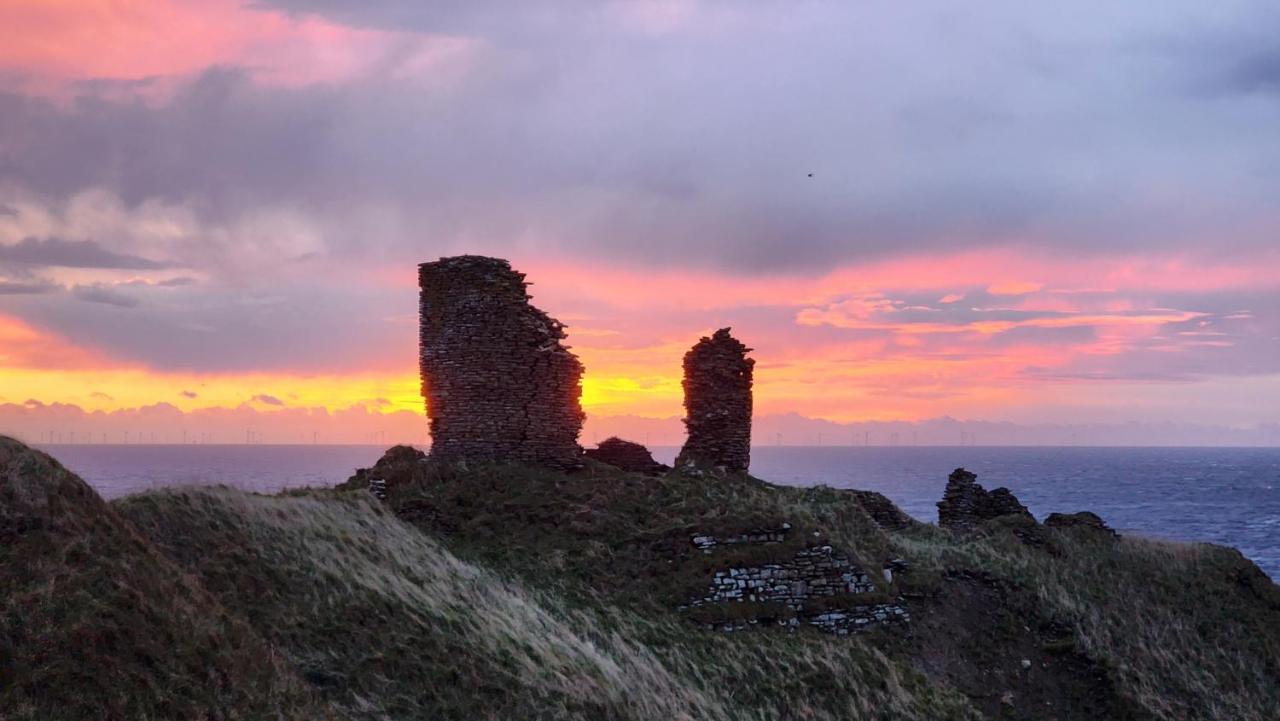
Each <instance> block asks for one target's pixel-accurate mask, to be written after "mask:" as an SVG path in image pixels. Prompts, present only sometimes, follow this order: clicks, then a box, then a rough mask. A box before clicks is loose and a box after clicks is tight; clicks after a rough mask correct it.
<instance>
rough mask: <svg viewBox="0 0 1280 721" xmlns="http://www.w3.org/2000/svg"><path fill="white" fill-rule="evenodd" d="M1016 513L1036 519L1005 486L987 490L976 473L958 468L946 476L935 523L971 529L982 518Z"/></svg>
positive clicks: (1032, 521) (947, 526)
mask: <svg viewBox="0 0 1280 721" xmlns="http://www.w3.org/2000/svg"><path fill="white" fill-rule="evenodd" d="M1010 515H1012V516H1016V517H1018V518H1020V519H1023V520H1025V521H1029V522H1030V523H1032V524H1034V523H1035V517H1034V516H1032V515H1031V511H1029V510H1027V507H1026V506H1024V505H1022V503H1020V502H1019V501H1018V499H1017V497H1016V496H1014V495H1013V493H1012V492H1010V491H1009V489H1007V488H997V489H995V490H993V491H988V490H987V489H985V488H983V487H982V486H981V485H979V484H978V477H977V476H976V475H975V474H973V473H971V472H969V471H966V470H965V469H963V468H957V469H955V470H954V471H952V472H951V475H950V476H949V477H948V478H947V488H946V490H945V491H944V492H943V495H942V500H941V501H938V525H939V526H942V527H943V528H951V529H954V530H958V531H968V530H972V529H974V528H975V527H977V526H978V525H979V524H981V523H982V522H983V521H988V520H990V519H993V518H999V517H1000V516H1010Z"/></svg>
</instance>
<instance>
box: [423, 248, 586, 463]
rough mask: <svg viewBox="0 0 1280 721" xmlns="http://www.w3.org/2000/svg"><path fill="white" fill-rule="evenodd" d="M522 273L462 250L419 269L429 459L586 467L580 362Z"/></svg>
mask: <svg viewBox="0 0 1280 721" xmlns="http://www.w3.org/2000/svg"><path fill="white" fill-rule="evenodd" d="M527 285H528V283H526V282H525V280H524V274H523V273H518V272H516V271H514V270H512V269H511V265H510V264H509V263H507V261H505V260H501V259H498V258H486V257H482V256H475V255H463V256H457V257H453V258H441V259H440V260H438V261H436V262H434V263H423V264H422V265H420V266H418V286H419V288H421V291H422V292H421V317H420V326H419V331H420V339H421V354H420V362H421V366H420V368H421V373H422V395H423V398H425V399H426V405H427V417H428V419H429V420H430V424H431V439H432V445H431V456H432V457H434V458H437V459H440V460H444V461H521V462H527V463H535V464H538V465H544V466H549V467H552V468H560V469H571V468H577V467H580V466H581V464H582V461H581V456H582V449H581V447H579V446H578V433H579V431H581V430H582V422H583V419H584V414H583V412H582V405H581V402H580V398H581V396H582V363H580V362H579V361H578V358H577V356H575V355H574V354H573V353H571V352H569V349H568V347H567V346H564V345H562V344H561V342H560V341H561V340H563V339H564V338H565V334H564V330H563V326H562V325H561V324H560V323H559V322H558V321H556V320H555V319H553V318H551V317H550V316H548V315H547V314H546V313H543V312H542V311H540V310H538V309H537V308H534V307H533V306H532V305H530V304H529V294H528V293H527V292H526V286H527Z"/></svg>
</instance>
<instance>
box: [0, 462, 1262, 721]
mask: <svg viewBox="0 0 1280 721" xmlns="http://www.w3.org/2000/svg"><path fill="white" fill-rule="evenodd" d="M6 452H8V455H5V454H6ZM383 470H384V471H391V474H392V475H393V476H395V478H396V482H395V483H393V484H392V494H391V497H390V498H389V499H388V502H387V503H385V504H384V503H380V502H376V501H373V500H372V499H371V498H370V497H369V496H368V495H367V494H366V493H364V492H362V491H360V490H359V489H358V487H357V488H353V489H350V490H348V491H339V492H332V491H314V492H299V493H293V494H288V495H284V496H280V497H265V496H256V495H251V494H245V493H241V492H238V491H233V490H228V489H184V490H169V491H162V492H156V493H149V494H144V495H141V496H135V497H131V498H127V499H123V500H121V501H117V502H115V503H113V504H111V505H110V506H108V505H106V504H104V503H103V502H102V501H101V500H100V499H98V497H97V496H96V495H94V494H93V493H92V491H90V490H89V489H88V488H87V487H85V486H84V484H83V483H82V482H80V481H79V480H78V479H74V477H73V476H71V475H70V474H68V473H66V472H65V471H64V470H62V469H61V467H59V466H57V465H56V463H55V462H53V461H52V460H51V459H48V458H47V457H44V456H42V455H40V454H34V453H29V452H26V451H22V452H17V451H15V450H14V449H13V448H10V447H9V446H6V445H3V443H0V494H2V497H0V501H2V503H0V536H3V538H0V540H2V541H3V543H0V583H4V584H6V585H5V586H4V588H5V589H6V591H7V590H8V589H9V588H14V589H17V590H16V592H14V593H7V595H6V596H5V597H4V599H3V604H4V605H3V606H0V609H2V610H3V615H0V632H3V633H2V634H0V674H3V676H0V681H3V682H4V683H0V718H6V719H7V718H10V717H13V718H50V717H54V718H67V719H75V718H155V719H160V718H184V719H185V718H254V719H256V718H324V715H322V714H320V713H317V712H316V708H317V706H316V704H319V705H320V706H321V707H322V708H323V709H325V710H327V711H328V712H329V713H331V714H332V715H333V716H334V717H336V718H356V719H410V718H439V719H473V718H476V719H507V718H518V719H540V718H545V719H552V718H554V719H584V720H585V719H637V720H638V719H708V720H719V719H724V720H726V721H728V720H729V719H734V720H737V719H746V720H752V719H759V720H761V721H764V720H766V719H767V720H769V721H777V720H778V719H789V720H792V721H797V720H799V719H812V720H814V721H822V720H825V719H831V720H834V719H850V718H857V719H976V718H1021V719H1058V720H1059V721H1066V720H1067V719H1080V720H1082V721H1083V720H1084V719H1089V720H1090V721H1093V720H1095V719H1162V720H1169V721H1175V720H1178V721H1180V720H1182V719H1217V718H1230V719H1241V720H1243V721H1251V720H1254V719H1257V720H1259V721H1261V720H1263V719H1273V718H1274V710H1275V709H1276V708H1278V707H1280V684H1278V682H1277V678H1278V676H1280V674H1278V669H1277V663H1278V659H1280V591H1278V590H1277V588H1276V587H1275V586H1274V585H1273V584H1271V583H1270V581H1269V580H1268V579H1266V578H1265V576H1263V575H1262V574H1261V573H1260V572H1258V571H1257V569H1256V567H1254V566H1253V565H1252V564H1250V563H1249V562H1248V561H1246V560H1245V559H1243V558H1242V557H1240V556H1239V554H1238V553H1235V552H1234V551H1230V550H1228V549H1222V548H1217V547H1211V546H1200V545H1180V544H1165V543H1155V542H1151V541H1143V540H1139V539H1124V540H1122V541H1120V542H1119V543H1112V542H1108V541H1106V540H1105V539H1104V538H1102V537H1101V536H1099V535H1097V534H1091V533H1089V532H1087V531H1082V530H1056V529H1044V531H1043V538H1044V540H1045V542H1046V543H1045V546H1044V547H1042V548H1030V547H1028V546H1025V545H1023V544H1022V543H1020V542H1018V541H1017V540H1016V539H1015V538H1014V537H1013V535H1012V534H1011V533H1008V532H1006V531H1004V530H1001V529H1000V528H998V527H997V528H994V529H993V530H992V531H991V532H990V533H988V534H985V535H979V536H976V537H966V538H959V537H956V536H953V535H952V534H950V533H948V532H946V531H943V530H940V529H937V528H934V527H931V526H922V525H912V526H910V527H908V528H906V529H903V530H900V531H894V532H886V531H883V530H881V529H880V528H879V527H878V526H877V525H876V524H875V523H874V522H872V521H871V519H870V518H869V517H868V516H867V514H866V513H865V512H864V511H863V509H862V507H861V505H860V503H859V501H858V500H857V499H856V497H855V496H853V495H852V494H850V493H846V492H841V491H835V490H831V489H798V488H778V487H774V486H770V485H768V484H765V483H762V482H759V481H756V480H754V479H750V478H691V477H688V476H680V475H671V476H668V477H665V478H658V479H653V478H647V477H642V476H634V475H629V474H624V473H619V472H616V471H610V470H607V469H605V468H602V467H599V466H593V467H592V468H590V469H589V470H588V472H586V473H583V474H577V475H574V476H564V475H561V474H556V473H550V472H544V471H538V470H532V469H526V468H518V467H502V466H497V467H480V468H474V469H472V470H470V471H461V470H458V469H456V468H454V469H450V468H438V467H434V466H431V465H429V464H421V463H418V462H416V461H415V460H413V459H412V458H411V457H408V456H406V457H405V458H404V460H403V462H401V463H399V464H398V465H397V466H396V467H395V468H386V469H383ZM32 477H35V478H40V479H43V480H41V481H40V483H36V484H32V483H28V482H23V481H22V479H23V478H32ZM15 479H17V480H15ZM354 485H355V486H358V485H359V484H354ZM353 491H354V492H353ZM784 521H785V522H788V523H791V524H792V525H793V527H794V530H793V533H792V536H791V539H790V540H789V541H788V543H785V544H779V545H777V546H772V547H767V548H756V549H743V548H722V549H718V550H717V552H716V553H714V554H711V555H709V556H707V555H704V554H701V553H700V552H696V551H695V550H693V549H692V548H691V544H690V543H689V537H690V536H691V535H692V534H694V533H713V534H727V533H734V532H738V531H743V530H748V529H752V528H760V527H776V526H777V525H779V524H781V523H782V522H784ZM424 531H425V533H424ZM815 534H816V535H815ZM803 543H830V544H832V545H834V546H836V547H837V548H840V549H841V550H844V551H846V552H848V553H849V554H850V555H852V556H854V557H855V558H857V559H858V560H859V561H860V562H861V563H862V564H863V565H864V566H866V567H867V568H868V569H869V570H872V571H875V570H876V569H878V568H879V565H880V564H881V563H882V562H883V561H885V560H887V559H889V558H893V557H903V558H906V559H907V560H908V561H909V562H910V564H911V566H912V570H911V571H910V572H909V573H907V574H905V575H902V574H900V575H899V576H898V577H897V578H895V581H894V582H893V583H892V584H882V588H881V590H880V593H882V594H883V595H884V596H885V597H891V596H898V595H904V596H905V597H906V598H907V603H908V605H909V606H910V608H911V612H912V615H913V620H912V623H911V624H910V626H908V627H906V628H897V629H882V630H877V631H874V632H872V633H869V634H866V635H862V636H857V637H852V638H835V637H830V636H825V635H822V634H819V633H816V632H810V631H807V630H806V631H802V632H799V633H794V634H787V633H781V632H777V631H773V630H758V631H755V632H749V633H740V634H734V635H724V634H721V633H717V632H711V631H705V630H702V629H701V628H700V627H699V626H697V625H695V624H692V623H690V621H689V620H688V619H686V618H684V617H682V616H681V615H679V614H677V613H675V612H673V611H672V610H671V609H672V607H673V605H674V604H675V603H678V602H679V601H680V600H683V599H685V598H687V597H688V594H690V593H694V592H697V591H698V590H699V589H700V588H702V587H703V585H702V584H704V583H705V582H706V580H707V578H708V577H709V574H710V573H711V572H712V570H713V569H714V568H717V567H723V566H724V565H726V564H731V563H738V562H748V563H755V562H760V561H767V560H771V559H773V558H776V557H779V556H786V555H787V554H789V553H791V552H793V551H794V550H795V547H798V546H799V545H803ZM180 569H181V570H180ZM184 572H185V573H186V574H190V575H189V576H186V575H184ZM86 661H87V663H86ZM300 679H301V684H300V682H299V680H300ZM299 685H302V686H305V688H303V689H300V688H299ZM50 689H53V690H54V691H57V692H60V696H57V697H46V696H44V694H47V693H48V692H49V690H50ZM42 698H47V699H48V700H47V701H41V700H40V699H42ZM41 703H44V704H45V705H44V706H41V705H40V704H41ZM55 703H56V704H57V706H56V708H57V713H51V710H52V709H53V708H55V706H54V705H53V704H55Z"/></svg>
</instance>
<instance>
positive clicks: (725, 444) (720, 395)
mask: <svg viewBox="0 0 1280 721" xmlns="http://www.w3.org/2000/svg"><path fill="white" fill-rule="evenodd" d="M750 351H751V349H750V348H748V347H746V346H745V345H743V344H742V343H740V342H739V341H738V340H736V339H735V338H734V337H733V336H731V335H729V329H728V328H721V329H720V330H718V331H716V332H715V333H714V334H713V335H712V336H711V337H710V338H707V337H704V338H702V339H701V340H699V341H698V342H697V344H695V345H694V346H693V348H692V349H690V350H689V352H688V353H685V356H684V407H685V418H684V424H685V428H686V429H687V430H688V433H689V437H688V439H687V440H686V441H685V444H684V447H683V448H682V449H681V450H680V455H679V457H678V458H677V459H676V465H677V466H679V467H685V466H694V467H701V468H709V469H724V470H726V471H730V472H745V471H746V470H747V467H748V466H749V465H750V464H751V381H752V379H751V376H752V369H753V367H754V366H755V361H754V360H752V359H751V358H748V357H747V353H749V352H750Z"/></svg>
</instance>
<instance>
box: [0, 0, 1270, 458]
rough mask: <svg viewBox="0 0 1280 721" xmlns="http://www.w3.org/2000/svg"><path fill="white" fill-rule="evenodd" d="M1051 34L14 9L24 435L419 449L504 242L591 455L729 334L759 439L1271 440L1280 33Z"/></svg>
mask: <svg viewBox="0 0 1280 721" xmlns="http://www.w3.org/2000/svg"><path fill="white" fill-rule="evenodd" d="M1043 5H1044V4H1043V3H1026V2H1014V1H1012V0H1010V1H1003V0H993V1H992V2H986V3H981V4H964V5H957V4H956V3H953V2H944V1H942V0H921V1H920V2H913V3H879V2H846V1H842V2H818V1H810V0H794V1H792V2H778V1H777V0H769V1H766V0H733V1H732V2H729V1H727V0H669V1H668V0H652V1H650V2H644V1H641V0H636V1H626V2H607V1H599V0H597V1H593V2H587V1H586V0H552V1H546V2H539V1H526V2H510V3H506V2H490V3H473V2H463V1H461V0H445V1H441V2H433V3H421V2H414V1H411V0H367V1H365V2H358V3H357V2H343V1H341V0H252V1H247V2H246V1H243V0H0V40H2V42H0V432H5V431H7V432H13V433H19V434H25V435H27V436H31V437H41V438H43V439H45V440H48V441H53V440H55V437H59V438H63V439H64V440H65V439H80V438H83V439H92V440H94V441H95V442H98V441H100V440H103V439H106V440H110V441H120V440H123V439H124V437H125V435H126V434H130V433H131V434H132V436H131V438H132V439H134V440H136V439H139V438H150V437H152V436H153V435H155V434H159V438H160V439H161V440H167V441H176V440H177V439H178V433H179V430H181V431H182V433H183V434H184V435H185V436H186V437H187V439H188V441H191V440H203V439H215V440H216V441H217V442H230V441H233V440H239V441H243V440H246V439H250V440H252V439H267V440H271V441H280V440H291V441H299V442H301V441H310V440H320V441H330V442H332V441H337V440H349V441H358V440H364V441H370V442H377V441H382V440H387V439H392V438H394V439H412V440H422V439H424V438H425V421H424V420H423V418H422V402H421V399H420V397H419V392H418V379H417V368H416V342H417V338H416V322H417V321H416V314H417V293H416V287H415V282H416V276H415V266H416V264H417V263H420V262H424V261H430V260H435V259H436V258H439V257H441V256H447V255H456V254H461V253H479V254H484V255H492V256H499V257H504V258H507V259H509V260H510V261H511V262H512V263H513V265H514V266H515V267H516V268H517V269H519V270H521V271H523V272H525V273H527V274H528V277H529V280H530V281H532V282H533V284H534V285H533V286H532V288H531V292H532V294H533V296H534V303H535V304H537V305H538V306H539V307H541V308H543V309H544V310H546V311H548V312H549V313H551V314H552V315H553V316H555V317H557V318H559V319H560V320H561V321H563V322H565V323H566V324H567V325H568V326H569V328H568V333H569V340H568V343H569V344H570V345H572V346H573V349H574V351H575V352H576V353H578V354H579V355H580V356H581V358H582V360H583V362H584V364H585V365H586V368H587V374H586V379H585V388H584V396H583V403H584V406H585V408H586V410H587V412H588V414H589V415H590V417H591V420H590V421H589V423H588V430H589V434H588V435H590V436H598V435H600V434H601V433H604V432H610V431H612V430H614V429H619V428H620V429H622V431H621V432H626V433H629V434H631V435H638V434H640V433H641V432H643V433H646V434H649V435H651V436H652V435H657V436H659V437H662V436H664V435H665V436H672V435H678V433H679V424H678V421H676V420H675V419H678V417H679V416H680V415H681V413H682V409H681V391H680V379H679V373H680V359H681V356H682V355H683V353H684V351H685V350H686V349H687V348H688V347H689V346H690V345H692V344H693V343H694V342H696V341H697V339H698V338H699V337H700V336H702V335H705V334H707V333H709V332H711V331H713V330H715V329H716V328H720V327H726V326H729V327H732V328H733V332H734V334H735V335H736V336H737V337H739V338H741V339H742V340H743V341H744V342H746V343H747V344H748V345H749V346H751V347H753V348H754V349H755V351H754V353H753V355H754V357H755V358H756V359H757V365H756V396H755V397H756V409H757V413H758V414H759V415H760V417H762V418H772V419H774V420H773V421H771V422H770V423H769V424H765V425H767V426H768V428H769V429H770V430H769V434H768V438H767V440H768V441H769V442H772V441H773V440H774V439H775V437H776V435H777V434H779V433H789V434H791V435H792V436H794V437H800V436H803V437H805V438H808V436H810V435H813V434H816V433H817V432H818V431H817V430H815V428H817V426H813V425H812V423H811V421H816V422H819V423H829V424H834V425H832V426H831V428H839V429H842V430H840V431H839V433H844V431H846V430H848V431H849V434H848V435H849V438H850V441H849V442H854V440H853V437H854V432H855V431H854V430H851V429H855V428H864V427H865V428H870V427H871V426H868V425H866V424H871V423H882V424H883V423H925V422H926V421H931V420H936V419H948V418H950V419H961V420H966V421H973V422H979V421H981V422H987V423H995V424H1014V425H1017V426H1026V427H1038V428H1044V427H1054V428H1061V427H1066V426H1072V427H1078V428H1079V429H1093V431H1090V432H1100V431H1098V429H1105V428H1110V427H1118V426H1125V427H1128V428H1133V427H1135V424H1136V425H1137V426H1138V427H1141V428H1144V429H1146V430H1144V431H1143V432H1142V433H1139V434H1138V435H1136V436H1134V438H1136V440H1135V442H1155V443H1158V442H1168V441H1169V439H1170V438H1174V437H1177V438H1182V437H1183V436H1182V435H1179V434H1182V433H1185V432H1187V431H1186V429H1187V428H1200V429H1205V428H1212V429H1217V430H1215V431H1213V432H1215V433H1217V432H1227V431H1232V432H1239V433H1243V434H1246V435H1247V436H1248V437H1249V438H1253V439H1255V440H1257V439H1258V438H1260V437H1262V436H1258V435H1257V434H1258V433H1263V435H1265V434H1267V433H1271V434H1272V435H1271V436H1267V437H1269V438H1272V441H1271V442H1280V432H1276V431H1275V430H1274V427H1275V424H1277V423H1278V422H1280V402H1278V401H1280V273H1277V271H1276V269H1277V267H1280V205H1278V204H1277V203H1276V198H1280V133H1277V132H1276V128H1278V127H1280V51H1278V50H1277V46H1276V44H1275V42H1274V39H1275V37H1276V35H1277V33H1280V6H1278V5H1276V3H1274V2H1269V1H1267V2H1263V1H1258V2H1245V1H1237V0H1223V1H1222V2H1215V3H1204V2H1199V1H1191V0H1159V1H1158V2H1156V1H1155V0H1144V1H1135V2H1128V3H1114V2H1102V1H1101V0H1080V1H1079V2H1075V3H1069V4H1064V5H1062V6H1061V7H1045V6H1043ZM787 418H794V419H797V420H796V422H795V423H794V424H792V425H787V424H786V423H785V422H783V421H785V419H787ZM778 419H783V420H778ZM658 421H661V423H660V424H659V425H654V424H655V423H658ZM806 424H807V425H806ZM841 424H843V425H841ZM1171 424H1172V425H1171ZM1174 426H1176V427H1178V428H1181V429H1182V430H1181V431H1178V433H1174V432H1173V431H1172V430H1170V429H1171V428H1173V427H1174ZM823 427H826V426H823ZM886 427H887V426H886ZM906 427H907V426H902V428H906ZM921 427H922V428H923V427H924V426H921ZM58 429H65V430H58ZM1224 429H1225V430H1224ZM1260 429H1261V430H1260ZM1268 429H1270V430H1268ZM953 431H954V429H950V428H949V430H947V431H946V434H947V435H949V436H951V437H954V436H955V433H954V432H953ZM862 432H868V431H865V430H864V431H862ZM902 432H903V433H905V431H902ZM1072 432H1073V433H1074V432H1075V431H1072ZM1206 432H1207V431H1206ZM1251 433H1252V434H1254V435H1248V434H1251ZM1059 435H1060V436H1061V437H1065V435H1066V433H1065V432H1063V433H1061V434H1059ZM877 437H879V436H877ZM904 437H905V436H904ZM1126 437H1128V436H1126ZM1240 437H1245V436H1240ZM584 440H590V438H589V437H588V438H584ZM758 440H759V439H758ZM1264 440H1265V439H1264ZM676 441H678V439H672V440H671V441H670V442H676ZM864 441H865V438H864Z"/></svg>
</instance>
